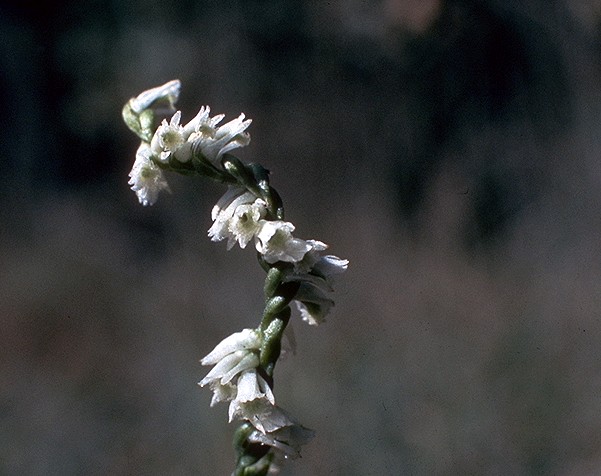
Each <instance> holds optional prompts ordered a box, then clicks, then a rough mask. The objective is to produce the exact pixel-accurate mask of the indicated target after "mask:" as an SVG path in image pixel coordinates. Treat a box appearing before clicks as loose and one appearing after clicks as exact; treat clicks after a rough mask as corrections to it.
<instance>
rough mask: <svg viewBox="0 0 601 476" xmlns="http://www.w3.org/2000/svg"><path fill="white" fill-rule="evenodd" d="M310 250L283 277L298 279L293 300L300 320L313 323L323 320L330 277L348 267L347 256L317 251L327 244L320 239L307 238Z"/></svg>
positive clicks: (328, 305)
mask: <svg viewBox="0 0 601 476" xmlns="http://www.w3.org/2000/svg"><path fill="white" fill-rule="evenodd" d="M307 243H309V245H310V246H311V250H309V251H308V252H307V254H305V257H304V258H303V259H302V260H301V261H300V262H298V263H295V265H294V270H293V272H292V273H291V274H289V275H288V276H286V277H285V279H284V280H285V281H298V282H300V288H299V290H298V292H297V293H296V295H295V296H294V304H295V305H296V307H297V309H298V310H299V312H300V314H301V317H302V319H303V321H305V322H307V323H309V324H310V325H313V326H316V325H319V324H321V323H322V322H323V321H324V320H325V316H326V315H327V314H328V313H329V312H330V309H331V308H332V306H334V301H333V300H331V299H329V298H328V297H327V293H328V292H331V291H333V289H332V284H333V281H334V277H335V276H336V275H338V274H340V273H343V272H344V271H346V270H347V268H348V263H349V262H348V260H345V259H341V258H338V257H337V256H333V255H326V256H322V255H321V252H322V251H324V250H326V249H327V247H328V245H326V244H325V243H322V242H321V241H315V240H307Z"/></svg>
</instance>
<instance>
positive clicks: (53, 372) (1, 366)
mask: <svg viewBox="0 0 601 476" xmlns="http://www.w3.org/2000/svg"><path fill="white" fill-rule="evenodd" d="M0 39H1V41H0V101H1V104H2V106H3V107H2V111H3V113H2V115H1V116H0V121H1V130H2V147H1V148H0V159H1V166H2V173H1V174H0V199H1V207H0V221H1V222H0V270H1V272H0V328H1V330H0V474H6V475H55V474H56V475H106V474H111V475H137V474H144V475H188V474H190V475H192V474H201V475H221V474H230V471H231V470H232V468H233V453H232V450H231V446H230V439H231V436H232V432H233V430H234V428H235V426H234V425H228V424H227V406H226V405H220V406H218V407H216V408H213V409H211V408H209V402H210V399H211V392H210V391H209V390H208V389H201V388H199V387H198V386H197V385H196V383H197V382H198V381H199V380H200V379H201V378H202V377H203V376H204V375H205V374H206V372H207V370H208V369H207V368H203V367H201V366H200V364H199V362H198V361H199V359H200V358H201V357H203V356H204V355H205V354H207V353H208V352H209V351H210V350H211V349H212V348H213V346H214V345H215V344H216V343H217V342H219V341H220V340H221V339H222V338H224V337H225V336H227V335H229V334H231V333H233V332H236V331H238V330H240V329H241V328H243V327H250V326H254V325H255V324H256V323H257V322H258V320H259V314H260V312H261V310H262V296H261V290H262V279H263V272H262V271H261V269H260V268H259V266H258V265H257V263H256V260H255V256H254V253H253V252H252V250H249V249H247V250H240V249H238V248H236V249H233V250H232V251H230V252H227V251H226V247H225V244H224V243H218V244H214V243H211V242H210V241H209V239H208V238H207V236H206V230H207V229H208V228H209V227H210V225H211V220H210V210H211V207H212V206H213V204H214V203H215V202H216V201H217V199H218V198H219V197H220V196H221V194H222V193H223V191H224V190H223V189H222V188H220V187H219V186H218V185H216V184H213V183H212V182H209V181H206V180H202V179H198V180H196V179H189V178H182V177H176V176H170V177H168V180H169V182H170V185H171V189H172V190H173V193H172V194H163V195H162V196H161V197H160V199H159V201H158V203H157V204H156V205H155V206H153V207H149V208H144V207H142V206H141V205H139V204H138V202H137V199H136V196H135V194H134V193H133V192H131V191H130V190H129V189H128V185H127V180H128V177H127V173H128V172H129V170H130V168H131V165H132V163H133V160H134V156H135V151H136V148H137V146H138V141H137V139H136V137H135V136H134V135H133V134H132V133H130V132H129V131H128V130H127V129H126V127H125V126H124V125H123V123H122V121H121V108H122V106H123V104H124V103H125V102H126V101H127V100H128V99H129V98H130V97H132V96H135V95H137V94H138V93H139V92H141V91H142V90H144V89H147V88H150V87H153V86H157V85H159V84H162V83H164V82H166V81H168V80H171V79H174V78H179V79H181V81H182V84H183V89H182V94H181V97H180V101H179V107H180V108H181V109H182V112H183V116H184V119H185V118H188V119H190V118H191V117H192V116H193V115H194V114H195V113H196V112H197V110H198V109H199V107H200V106H201V105H204V104H209V105H210V106H211V108H212V111H213V112H214V113H215V114H216V113H222V112H223V113H226V114H227V118H229V119H232V118H234V117H236V116H237V115H238V114H239V113H240V112H244V113H246V115H247V116H248V117H251V118H252V119H253V123H252V125H251V127H250V129H249V131H250V133H251V136H252V142H251V144H250V146H249V147H247V148H245V149H241V150H239V153H238V154H237V155H238V156H239V157H240V158H241V159H243V160H245V161H257V162H259V163H261V164H263V165H264V166H265V167H267V168H269V169H270V170H271V171H272V184H273V185H274V186H275V188H276V189H277V190H278V191H279V192H280V193H281V195H282V196H283V198H284V203H285V205H286V207H287V218H288V219H289V220H290V221H292V222H293V223H294V224H295V225H296V226H297V230H296V234H297V236H299V237H302V238H306V239H307V238H315V239H319V240H323V241H325V242H327V243H329V244H330V245H331V248H330V250H331V252H332V253H333V254H336V255H338V256H341V257H345V258H348V259H349V260H350V262H351V264H350V268H349V271H348V273H347V274H346V275H344V276H343V277H342V278H341V279H339V282H338V286H337V289H336V293H335V296H334V298H335V300H336V303H337V305H336V308H335V309H334V310H333V312H332V313H331V315H330V316H329V318H328V320H327V322H326V323H325V324H324V325H322V326H320V327H319V328H312V327H309V326H307V325H305V324H304V323H303V322H301V321H300V319H298V316H296V317H295V319H294V322H293V324H292V326H293V328H294V331H295V335H296V340H297V342H298V348H297V351H296V355H294V356H289V357H288V358H287V359H285V360H284V361H282V362H280V363H279V364H278V368H277V369H276V395H277V397H278V400H279V404H280V405H281V406H282V407H284V408H286V409H287V410H288V411H290V412H291V413H292V414H294V415H295V416H296V417H297V418H298V419H299V420H300V421H301V422H302V423H303V424H304V425H305V426H308V427H310V428H313V429H314V430H316V432H317V437H316V439H315V440H314V441H313V442H312V443H310V444H309V445H307V446H306V447H305V448H304V451H303V457H302V459H300V460H297V461H293V462H291V463H290V464H289V465H288V466H287V467H286V468H285V470H284V471H283V473H282V474H284V475H288V476H303V475H305V476H306V475H401V474H403V475H405V474H406V475H463V474H473V475H480V474H482V475H508V474H512V475H562V476H572V475H574V476H575V475H597V474H601V358H600V357H601V347H600V344H601V321H600V319H601V287H600V284H601V243H600V238H601V213H600V209H601V187H600V184H601V161H600V158H601V157H600V156H601V152H600V151H601V2H599V1H592V0H588V1H585V0H529V1H526V2H524V1H517V0H446V1H445V0H377V1H371V2H366V1H359V0H346V1H343V0H333V1H327V2H326V1H315V0H313V1H310V0H307V1H304V2H298V1H292V0H257V1H252V2H249V1H241V0H238V1H222V2H215V1H201V0H197V1H190V0H179V1H174V2H153V1H150V0H132V1H127V2H120V1H116V0H104V1H98V0H78V1H75V0H73V1H70V2H60V3H59V2H52V1H50V2H45V3H43V4H42V5H37V4H35V5H34V2H31V1H26V2H17V1H16V0H8V1H6V0H5V1H4V2H2V4H0Z"/></svg>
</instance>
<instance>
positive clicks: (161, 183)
mask: <svg viewBox="0 0 601 476" xmlns="http://www.w3.org/2000/svg"><path fill="white" fill-rule="evenodd" d="M150 156H151V151H150V147H149V145H148V144H146V143H145V142H142V144H140V147H139V148H138V151H137V152H136V161H135V162H134V166H133V167H132V169H131V172H130V173H129V177H130V179H129V182H128V183H129V185H131V189H132V190H133V191H134V192H136V195H137V196H138V200H139V201H140V203H141V204H142V205H144V206H146V205H152V204H154V203H155V202H156V201H157V198H158V196H159V192H160V191H161V190H167V191H168V190H169V185H168V184H167V181H166V180H165V177H164V176H163V171H162V170H161V169H160V168H159V167H158V166H157V165H156V164H155V163H154V162H153V161H152V160H151V159H150Z"/></svg>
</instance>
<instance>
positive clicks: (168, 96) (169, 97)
mask: <svg viewBox="0 0 601 476" xmlns="http://www.w3.org/2000/svg"><path fill="white" fill-rule="evenodd" d="M180 88H181V83H180V81H179V79H174V80H173V81H169V82H168V83H165V84H163V85H162V86H158V87H156V88H152V89H148V90H147V91H144V92H143V93H140V94H138V95H137V96H136V97H135V98H132V99H131V100H130V101H129V105H130V107H131V109H132V111H133V112H135V113H136V114H140V113H141V112H142V111H143V110H144V109H148V108H149V107H151V106H152V105H153V103H159V104H160V103H164V102H167V108H166V111H164V110H161V109H157V110H156V111H155V112H157V113H158V114H161V113H165V114H169V113H172V112H173V111H174V107H173V105H174V104H175V102H177V99H178V98H179V92H180ZM156 105H157V104H155V106H156Z"/></svg>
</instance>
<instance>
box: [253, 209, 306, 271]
mask: <svg viewBox="0 0 601 476" xmlns="http://www.w3.org/2000/svg"><path fill="white" fill-rule="evenodd" d="M293 231H294V225H293V224H292V223H289V222H285V221H279V220H275V221H267V220H261V229H260V230H259V232H258V233H257V234H256V236H255V246H256V248H257V251H258V252H259V253H261V254H262V255H263V259H265V261H266V262H267V263H269V264H273V263H276V262H278V261H286V262H288V263H297V262H299V261H301V260H302V259H303V257H304V256H305V254H306V253H307V252H308V251H309V250H310V249H311V245H310V244H309V242H307V241H305V240H301V239H299V238H294V237H293V236H292V232H293Z"/></svg>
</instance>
